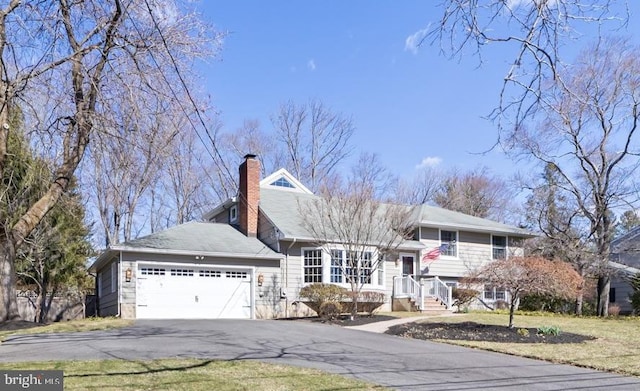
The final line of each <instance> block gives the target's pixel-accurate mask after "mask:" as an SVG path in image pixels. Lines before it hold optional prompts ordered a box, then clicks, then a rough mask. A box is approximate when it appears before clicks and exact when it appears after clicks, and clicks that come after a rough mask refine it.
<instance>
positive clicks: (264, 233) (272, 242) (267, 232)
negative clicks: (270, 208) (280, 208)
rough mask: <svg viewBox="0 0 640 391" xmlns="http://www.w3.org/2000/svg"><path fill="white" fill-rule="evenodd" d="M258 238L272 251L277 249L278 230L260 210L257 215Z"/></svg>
mask: <svg viewBox="0 0 640 391" xmlns="http://www.w3.org/2000/svg"><path fill="white" fill-rule="evenodd" d="M258 239H260V240H261V241H262V242H263V243H264V244H266V245H267V246H269V248H271V249H272V250H273V251H279V242H278V232H277V230H276V227H274V226H273V225H272V224H271V222H270V221H269V219H267V217H266V216H265V215H264V213H262V212H260V214H259V215H258Z"/></svg>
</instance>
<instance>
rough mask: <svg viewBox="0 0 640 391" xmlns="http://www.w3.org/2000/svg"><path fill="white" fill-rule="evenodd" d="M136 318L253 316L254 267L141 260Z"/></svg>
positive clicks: (138, 266) (138, 271) (138, 268)
mask: <svg viewBox="0 0 640 391" xmlns="http://www.w3.org/2000/svg"><path fill="white" fill-rule="evenodd" d="M136 274H137V277H136V318H138V319H178V318H179V319H219V318H236V319H238V318H246V319H248V318H251V317H252V316H251V315H252V314H251V312H252V300H251V297H252V294H251V292H252V289H251V281H252V275H253V269H251V268H232V267H228V266H227V267H223V266H203V265H190V264H166V263H138V265H137V273H136Z"/></svg>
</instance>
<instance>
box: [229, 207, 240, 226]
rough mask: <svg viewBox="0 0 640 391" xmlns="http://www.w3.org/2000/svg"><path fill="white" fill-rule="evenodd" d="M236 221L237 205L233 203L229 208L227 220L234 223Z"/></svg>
mask: <svg viewBox="0 0 640 391" xmlns="http://www.w3.org/2000/svg"><path fill="white" fill-rule="evenodd" d="M236 221H238V205H233V206H232V207H231V208H229V222H231V223H235V222H236Z"/></svg>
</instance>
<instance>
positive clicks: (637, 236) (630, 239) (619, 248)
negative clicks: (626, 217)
mask: <svg viewBox="0 0 640 391" xmlns="http://www.w3.org/2000/svg"><path fill="white" fill-rule="evenodd" d="M609 266H610V267H611V268H612V269H613V270H614V273H613V275H612V277H611V289H610V290H609V303H610V304H616V305H618V306H620V312H621V313H623V314H629V313H631V312H633V308H632V307H631V301H630V300H629V295H630V294H631V293H632V292H633V289H632V288H631V284H629V277H632V276H634V275H636V274H638V273H640V226H638V227H635V228H633V229H631V230H630V231H629V232H627V233H626V234H625V235H622V236H621V237H619V238H617V239H615V240H614V241H613V242H612V243H611V255H610V257H609Z"/></svg>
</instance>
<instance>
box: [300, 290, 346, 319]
mask: <svg viewBox="0 0 640 391" xmlns="http://www.w3.org/2000/svg"><path fill="white" fill-rule="evenodd" d="M298 296H300V298H301V299H302V301H303V302H304V303H305V304H306V305H307V306H309V308H311V309H312V310H314V311H315V312H317V313H318V315H319V316H322V315H321V312H322V306H323V304H324V303H341V302H344V301H345V299H346V298H347V297H348V291H347V290H346V289H345V288H343V287H340V286H337V285H333V284H321V283H317V284H310V285H307V286H305V287H303V288H302V289H300V293H299V294H298ZM341 307H342V306H341Z"/></svg>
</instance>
